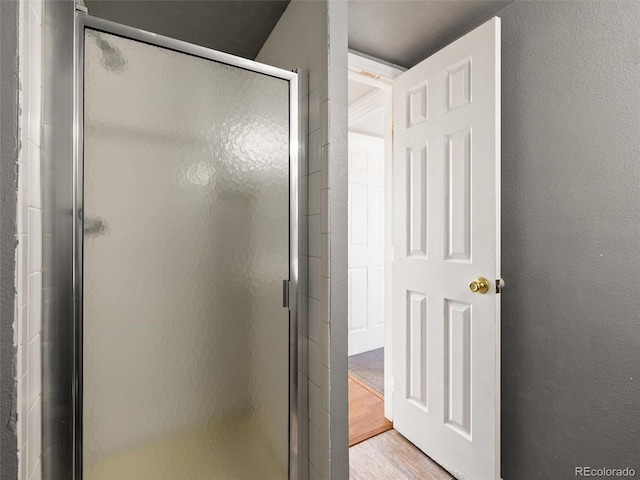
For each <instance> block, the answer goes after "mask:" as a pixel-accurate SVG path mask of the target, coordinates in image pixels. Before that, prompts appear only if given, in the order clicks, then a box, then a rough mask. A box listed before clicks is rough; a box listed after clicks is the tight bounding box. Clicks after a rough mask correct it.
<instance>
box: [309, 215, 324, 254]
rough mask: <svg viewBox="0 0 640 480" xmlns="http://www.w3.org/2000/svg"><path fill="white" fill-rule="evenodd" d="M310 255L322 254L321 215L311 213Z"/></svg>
mask: <svg viewBox="0 0 640 480" xmlns="http://www.w3.org/2000/svg"><path fill="white" fill-rule="evenodd" d="M308 218H309V256H310V257H318V258H320V255H321V254H322V246H321V234H320V215H310V216H309V217H308Z"/></svg>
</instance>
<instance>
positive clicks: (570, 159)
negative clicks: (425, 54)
mask: <svg viewBox="0 0 640 480" xmlns="http://www.w3.org/2000/svg"><path fill="white" fill-rule="evenodd" d="M498 16H500V17H501V18H502V29H503V33H502V55H503V58H502V65H503V67H502V68H503V73H502V82H503V87H502V95H503V96H502V115H503V122H502V165H503V167H502V168H503V175H502V182H503V183H502V192H503V200H502V202H503V203H502V242H503V250H502V255H503V256H502V264H503V267H502V271H503V275H504V278H505V279H506V281H507V288H506V289H505V290H504V296H503V298H502V306H503V310H502V312H503V313H502V323H503V328H502V333H503V337H502V351H503V354H502V371H503V375H502V379H503V386H502V477H503V478H504V479H505V480H545V479H549V480H551V479H553V480H558V479H568V478H574V470H573V468H574V466H576V465H590V466H611V467H614V466H625V465H630V466H633V467H635V469H636V472H640V321H639V320H640V313H639V312H640V309H639V307H640V296H639V295H638V292H637V285H638V278H639V277H640V2H629V3H627V2H586V1H580V2H516V3H514V4H512V5H510V6H509V7H507V8H505V9H504V10H502V11H501V12H499V13H498Z"/></svg>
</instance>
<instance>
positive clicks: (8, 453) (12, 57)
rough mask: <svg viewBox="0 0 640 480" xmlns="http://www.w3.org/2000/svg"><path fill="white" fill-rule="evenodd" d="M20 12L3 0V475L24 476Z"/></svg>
mask: <svg viewBox="0 0 640 480" xmlns="http://www.w3.org/2000/svg"><path fill="white" fill-rule="evenodd" d="M17 28H18V10H17V2H16V1H15V0H2V1H0V392H1V393H0V478H1V479H2V480H11V479H15V478H17V477H18V457H17V451H16V445H17V442H16V433H15V422H16V417H15V405H16V383H15V348H14V346H13V316H14V315H13V308H14V303H13V302H14V294H15V287H14V284H15V279H14V275H15V247H16V238H15V235H16V162H17V160H18V30H17Z"/></svg>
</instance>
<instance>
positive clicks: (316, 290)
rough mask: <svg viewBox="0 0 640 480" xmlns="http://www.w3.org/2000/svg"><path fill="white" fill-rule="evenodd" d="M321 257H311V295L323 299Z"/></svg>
mask: <svg viewBox="0 0 640 480" xmlns="http://www.w3.org/2000/svg"><path fill="white" fill-rule="evenodd" d="M320 273H321V271H320V259H319V258H315V257H309V296H310V297H311V298H315V299H316V300H320V301H321V300H322V286H321V282H322V275H321V274H320Z"/></svg>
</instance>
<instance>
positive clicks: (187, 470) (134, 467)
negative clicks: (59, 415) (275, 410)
mask: <svg viewBox="0 0 640 480" xmlns="http://www.w3.org/2000/svg"><path fill="white" fill-rule="evenodd" d="M252 423H255V421H253V422H249V421H248V420H247V419H246V418H245V419H238V420H234V421H226V422H225V423H224V424H221V423H216V424H212V425H208V426H205V427H200V428H197V429H192V430H189V431H185V432H180V433H177V434H173V435H169V436H166V437H163V438H160V439H158V440H155V441H153V442H151V443H149V444H147V445H144V446H142V447H138V448H135V449H131V450H126V451H122V452H118V453H116V454H113V455H111V456H109V457H107V458H105V459H102V460H100V461H98V462H96V463H94V464H93V465H88V466H86V467H85V471H84V478H85V480H256V479H264V480H271V479H273V480H286V478H287V472H286V465H282V464H281V462H279V461H278V459H277V458H276V455H275V454H274V452H273V449H272V448H271V447H270V446H269V444H268V442H267V441H266V440H265V439H264V437H263V436H262V435H260V434H258V432H257V431H256V429H255V427H253V426H252ZM284 462H285V464H286V459H284Z"/></svg>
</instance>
